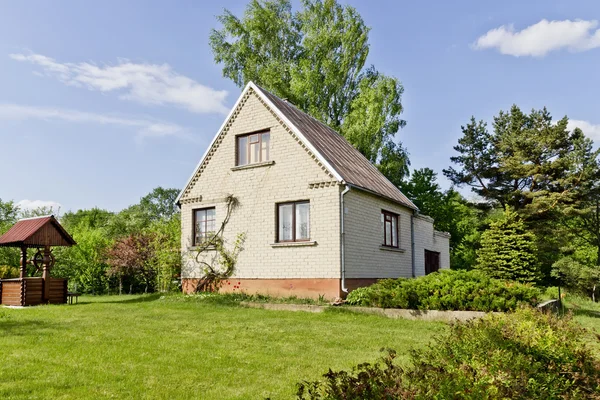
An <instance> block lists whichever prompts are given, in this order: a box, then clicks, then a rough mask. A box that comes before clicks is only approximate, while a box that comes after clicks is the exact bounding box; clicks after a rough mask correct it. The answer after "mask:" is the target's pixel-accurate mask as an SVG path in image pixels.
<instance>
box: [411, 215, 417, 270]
mask: <svg viewBox="0 0 600 400" xmlns="http://www.w3.org/2000/svg"><path fill="white" fill-rule="evenodd" d="M415 215H417V211H416V210H415V211H413V213H412V215H411V216H410V262H411V266H412V277H413V278H414V277H415V276H416V271H415Z"/></svg>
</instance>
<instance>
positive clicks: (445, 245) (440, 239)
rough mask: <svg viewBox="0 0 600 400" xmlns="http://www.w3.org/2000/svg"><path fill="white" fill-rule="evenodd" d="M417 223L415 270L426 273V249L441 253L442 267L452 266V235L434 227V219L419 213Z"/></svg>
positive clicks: (417, 273)
mask: <svg viewBox="0 0 600 400" xmlns="http://www.w3.org/2000/svg"><path fill="white" fill-rule="evenodd" d="M414 224H415V270H416V275H417V276H421V275H425V250H430V251H436V252H438V253H440V269H448V268H450V235H449V234H447V233H444V232H439V231H436V230H434V229H433V219H432V218H430V217H427V216H424V215H418V216H416V217H415V219H414Z"/></svg>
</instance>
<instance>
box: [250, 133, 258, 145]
mask: <svg viewBox="0 0 600 400" xmlns="http://www.w3.org/2000/svg"><path fill="white" fill-rule="evenodd" d="M250 143H258V135H250Z"/></svg>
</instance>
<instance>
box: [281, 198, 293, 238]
mask: <svg viewBox="0 0 600 400" xmlns="http://www.w3.org/2000/svg"><path fill="white" fill-rule="evenodd" d="M292 218H293V215H292V205H291V204H283V205H280V206H279V240H280V241H285V240H293V236H292V225H293V221H292Z"/></svg>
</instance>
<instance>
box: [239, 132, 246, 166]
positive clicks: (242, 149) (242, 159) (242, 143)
mask: <svg viewBox="0 0 600 400" xmlns="http://www.w3.org/2000/svg"><path fill="white" fill-rule="evenodd" d="M237 149H238V150H237V151H238V165H246V164H248V136H242V137H238V147H237Z"/></svg>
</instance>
